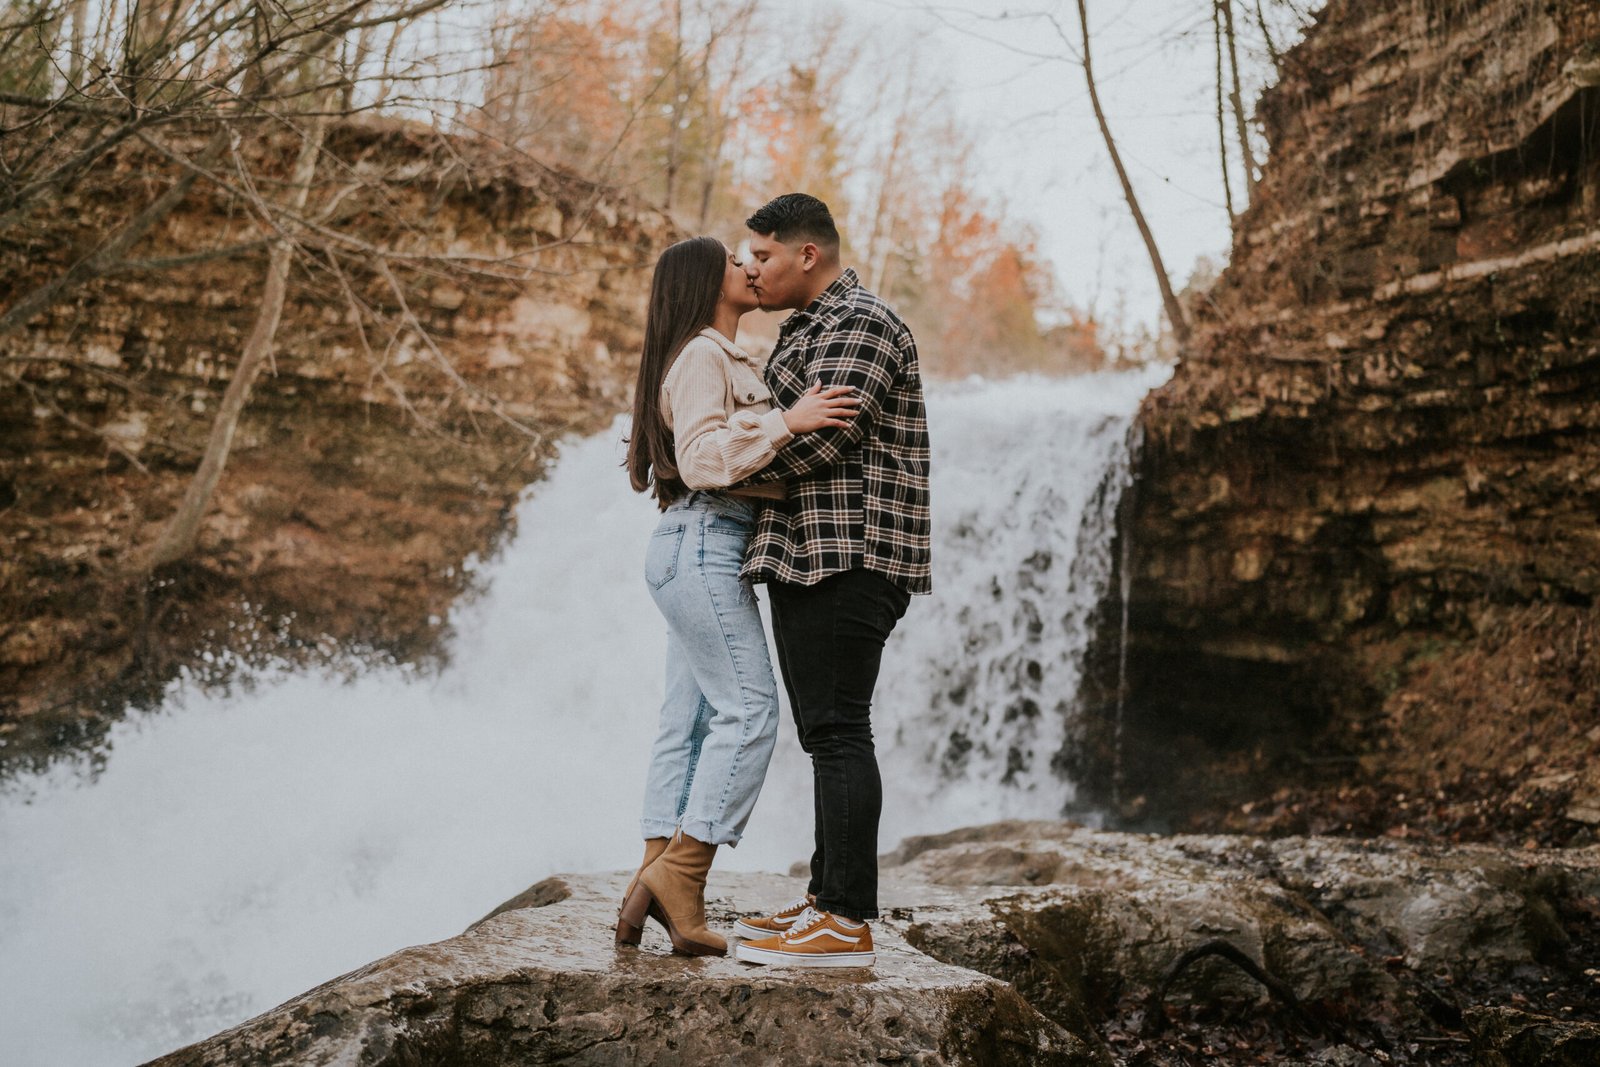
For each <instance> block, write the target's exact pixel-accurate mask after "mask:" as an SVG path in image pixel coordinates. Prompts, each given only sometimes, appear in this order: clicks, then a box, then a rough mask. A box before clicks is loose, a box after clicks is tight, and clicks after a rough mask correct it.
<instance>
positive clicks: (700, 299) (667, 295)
mask: <svg viewBox="0 0 1600 1067" xmlns="http://www.w3.org/2000/svg"><path fill="white" fill-rule="evenodd" d="M727 264H728V250H727V248H726V247H724V246H723V244H722V242H721V241H719V240H717V239H716V238H715V237H690V238H689V239H687V240H684V241H679V242H678V243H677V244H675V245H672V246H671V247H670V248H668V249H667V250H666V251H665V252H663V253H661V258H660V259H658V260H657V261H656V272H655V276H654V277H652V278H651V279H650V309H649V311H648V312H647V313H646V315H645V320H644V352H643V354H642V355H641V356H640V357H639V381H638V382H637V384H635V386H634V390H633V432H632V433H631V434H629V436H628V458H627V461H626V462H625V463H624V464H623V465H624V466H625V467H627V468H628V481H629V482H630V483H632V485H633V489H634V492H637V493H642V492H644V491H645V490H647V489H653V491H654V495H655V498H656V502H657V503H659V504H660V505H661V506H662V507H663V508H665V507H666V506H667V505H668V504H670V503H672V502H673V501H674V500H676V499H678V498H679V497H680V496H683V495H684V494H685V493H687V492H688V491H689V487H688V486H686V485H684V484H683V482H682V481H681V480H679V478H678V463H677V454H676V452H675V450H674V447H673V441H672V431H671V430H669V429H667V423H666V420H665V419H664V418H662V416H661V383H662V382H663V381H664V380H665V379H666V377H667V371H669V370H671V369H672V363H673V361H674V360H676V359H677V358H678V353H679V352H681V351H683V346H684V345H686V344H688V343H689V339H690V338H691V337H693V336H694V335H695V334H697V333H699V332H700V331H701V330H703V329H705V328H706V327H707V326H710V325H711V324H712V322H714V321H715V319H716V313H717V300H718V299H719V298H720V297H721V296H722V278H723V273H724V271H726V270H727Z"/></svg>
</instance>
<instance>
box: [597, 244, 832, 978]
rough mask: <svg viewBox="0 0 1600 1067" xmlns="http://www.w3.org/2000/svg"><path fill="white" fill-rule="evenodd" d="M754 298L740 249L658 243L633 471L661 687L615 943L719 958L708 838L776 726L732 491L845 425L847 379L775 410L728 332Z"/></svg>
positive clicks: (759, 764) (739, 827)
mask: <svg viewBox="0 0 1600 1067" xmlns="http://www.w3.org/2000/svg"><path fill="white" fill-rule="evenodd" d="M755 307H756V296H755V292H754V291H753V290H752V289H751V288H750V285H749V281H748V280H747V279H746V278H745V274H744V271H743V270H742V269H741V268H740V266H739V264H738V262H737V260H736V259H735V258H734V256H733V255H732V254H731V253H730V252H729V251H728V249H727V248H726V247H725V246H724V245H723V244H722V242H721V241H718V240H716V239H715V238H712V237H695V238H691V239H689V240H686V241H680V242H678V243H677V244H675V245H673V246H672V247H670V248H668V249H667V250H666V251H665V252H664V253H662V256H661V259H660V261H659V262H658V263H657V264H656V270H655V277H654V278H653V279H652V281H651V284H650V306H649V312H648V315H647V318H646V320H645V332H644V354H643V357H642V358H641V360H640V362H639V381H638V385H637V388H636V390H635V393H634V401H633V432H632V435H631V436H630V438H629V442H628V459H627V467H628V474H629V477H630V480H631V481H632V483H633V488H634V489H635V490H636V491H638V492H644V491H646V490H651V491H652V492H653V493H654V495H655V498H656V500H657V501H658V502H659V503H660V505H661V507H662V515H661V522H660V524H659V525H658V526H657V527H656V531H655V533H654V535H652V537H651V538H650V545H649V548H648V550H647V551H646V553H645V579H646V580H647V581H648V582H649V585H650V592H651V595H652V597H654V599H655V602H656V606H657V607H658V608H660V609H661V613H662V614H663V615H664V616H666V619H667V693H666V699H665V700H664V701H663V703H662V706H661V722H660V727H659V730H658V733H657V735H656V740H655V746H654V748H653V749H652V750H651V755H650V769H649V772H648V774H647V776H646V781H645V800H644V817H643V819H642V820H641V822H640V826H641V828H642V830H643V833H644V838H645V842H644V846H645V847H644V861H643V863H641V864H640V867H639V872H638V873H637V874H636V875H635V876H634V878H633V881H631V882H630V883H629V884H628V889H627V891H626V892H625V893H624V894H623V904H622V910H621V911H620V912H619V914H618V917H617V941H618V943H620V944H635V945H636V944H638V943H639V938H640V934H641V932H642V928H643V926H644V920H645V916H646V915H647V914H648V915H649V916H651V917H652V918H654V919H655V920H656V921H657V922H659V923H660V924H661V925H662V926H664V927H665V928H666V930H667V933H668V935H669V936H670V937H671V938H672V947H673V950H674V951H675V952H681V953H684V954H686V955H691V956H710V955H716V956H720V955H724V954H726V953H727V951H728V946H727V942H726V941H725V940H723V938H721V937H720V936H718V935H717V934H714V933H712V932H711V931H710V930H708V929H706V918H705V885H706V874H707V873H708V872H709V871H710V869H711V863H712V860H713V859H714V858H715V856H716V851H717V846H719V845H722V844H728V845H736V844H738V842H739V837H740V835H741V834H742V833H743V832H744V827H745V823H746V822H747V821H749V818H750V813H751V811H752V810H753V809H754V808H755V802H756V795H757V794H758V793H759V792H760V791H761V783H762V781H763V780H764V779H765V777H766V773H767V761H768V760H769V759H770V758H771V756H772V746H773V742H774V741H775V740H776V738H777V730H778V691H777V684H776V682H775V681H774V678H773V674H772V664H771V662H770V660H769V659H768V656H767V640H766V634H765V632H764V631H763V630H762V628H761V615H760V612H759V611H758V610H757V608H756V598H755V593H754V592H753V591H752V589H751V587H750V585H749V583H748V582H744V581H741V580H740V578H739V568H740V566H741V565H742V564H743V562H744V554H745V546H746V545H747V544H748V542H749V539H750V533H751V530H752V529H753V528H754V525H755V516H756V498H757V497H761V496H765V497H774V496H776V497H777V498H779V499H781V498H782V494H783V487H782V485H781V484H777V483H773V484H766V485H761V486H751V487H748V488H740V489H730V488H728V487H729V486H732V485H735V484H737V483H738V482H740V481H742V480H743V479H745V478H748V477H749V476H750V475H752V474H754V473H755V472H756V471H758V470H760V469H761V468H762V467H764V466H766V465H767V464H768V463H770V462H771V461H772V458H773V456H774V455H775V454H776V453H777V450H778V449H779V448H781V447H782V446H783V445H784V444H785V443H787V442H788V441H789V439H790V438H791V437H793V436H794V435H795V434H797V433H809V432H811V431H814V430H819V429H821V428H823V427H824V426H844V425H846V423H845V421H844V420H845V419H847V418H850V417H852V416H853V415H854V414H855V411H856V406H857V405H856V401H855V400H853V399H851V398H850V397H849V396H848V394H849V393H850V392H851V390H850V389H849V388H847V387H836V388H831V389H822V388H821V387H820V386H818V387H813V388H812V390H811V392H810V393H808V394H807V395H806V396H805V397H804V398H803V399H802V400H801V401H800V402H799V403H798V404H796V405H795V406H794V407H793V408H791V409H790V410H788V411H778V410H774V409H773V407H772V400H771V393H770V391H769V390H768V389H767V387H766V384H765V382H764V381H763V380H762V375H761V367H760V365H759V363H758V362H757V361H756V360H755V359H753V358H752V357H751V356H750V355H749V354H747V353H746V352H744V351H743V350H742V349H740V348H739V347H738V345H736V344H735V343H734V338H735V337H737V336H738V331H739V319H740V317H741V316H743V315H744V313H745V312H747V311H751V310H754V308H755Z"/></svg>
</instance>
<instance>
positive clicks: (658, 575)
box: [644, 526, 684, 589]
mask: <svg viewBox="0 0 1600 1067" xmlns="http://www.w3.org/2000/svg"><path fill="white" fill-rule="evenodd" d="M683 531H684V527H682V526H672V527H668V528H667V529H664V530H657V531H656V532H655V533H653V534H651V535H650V546H649V547H648V548H646V549H645V553H644V580H645V581H647V582H649V583H650V588H651V589H660V588H661V587H662V586H664V585H666V584H667V583H668V582H670V581H672V579H673V578H674V577H675V576H676V575H677V573H678V551H679V549H680V548H682V547H683Z"/></svg>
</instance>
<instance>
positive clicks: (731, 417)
mask: <svg viewBox="0 0 1600 1067" xmlns="http://www.w3.org/2000/svg"><path fill="white" fill-rule="evenodd" d="M761 370H762V368H761V366H760V365H759V364H758V363H757V361H756V359H755V357H754V356H752V355H750V353H748V352H746V351H745V350H744V349H742V348H740V347H739V346H738V345H736V344H734V343H733V342H732V341H730V340H728V339H727V338H726V337H724V336H722V334H720V333H718V332H717V331H716V330H714V329H712V328H711V327H709V326H708V327H706V328H705V329H704V330H701V331H700V333H699V334H698V335H697V336H695V337H692V338H690V340H689V343H688V344H686V345H684V346H683V351H681V352H679V353H678V358H677V360H675V361H674V362H673V364H672V366H671V367H670V368H669V369H668V370H667V376H666V378H665V379H664V380H663V381H662V382H661V400H662V404H661V408H662V415H663V417H664V418H665V419H666V421H667V428H668V429H669V430H671V431H672V436H673V441H674V444H675V449H676V452H677V459H678V477H679V478H681V479H682V480H683V484H684V485H687V486H688V487H689V488H690V489H726V488H727V487H728V486H730V485H733V484H734V483H735V482H739V481H742V480H744V479H745V478H748V477H749V476H750V475H752V474H754V473H755V472H756V471H758V470H760V469H761V468H762V467H765V466H766V465H767V464H768V463H771V462H772V457H773V456H774V455H775V454H776V453H777V451H778V449H780V448H782V447H783V446H784V445H786V444H788V443H789V441H790V440H791V439H792V438H793V437H794V435H793V434H792V433H790V432H789V427H788V426H787V425H786V424H785V423H784V421H783V412H782V411H779V410H777V409H775V408H774V407H773V406H772V390H770V389H768V388H767V383H766V382H765V381H764V380H763V379H762V376H761Z"/></svg>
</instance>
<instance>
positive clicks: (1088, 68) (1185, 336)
mask: <svg viewBox="0 0 1600 1067" xmlns="http://www.w3.org/2000/svg"><path fill="white" fill-rule="evenodd" d="M1078 25H1079V27H1080V28H1081V29H1082V30H1083V77H1084V81H1085V82H1087V83H1088V86H1089V104H1090V106H1091V107H1093V108H1094V120H1095V122H1096V123H1098V124H1099V126H1100V136H1101V137H1103V138H1104V139H1105V142H1106V151H1107V152H1108V153H1110V155H1111V165H1112V166H1113V167H1115V168H1116V171H1117V180H1118V181H1119V182H1121V183H1122V196H1123V198H1124V199H1125V200H1127V202H1128V210H1129V211H1130V212H1131V213H1132V214H1133V221H1134V225H1136V226H1138V227H1139V236H1140V237H1142V238H1144V247H1145V251H1147V252H1149V253H1150V266H1151V268H1153V269H1154V270H1155V272H1156V284H1157V285H1159V286H1160V287H1161V303H1162V306H1163V307H1165V308H1166V311H1167V319H1168V321H1170V322H1171V323H1172V333H1173V336H1175V337H1176V338H1177V339H1178V343H1179V344H1180V345H1181V344H1184V343H1186V342H1187V341H1188V340H1189V318H1188V316H1187V315H1185V314H1184V313H1183V305H1182V304H1180V303H1179V302H1178V295H1177V294H1176V293H1174V292H1173V291H1172V281H1171V280H1170V279H1169V278H1168V277H1167V268H1166V265H1165V264H1163V263H1162V262H1161V250H1160V249H1159V248H1157V247H1156V238H1155V235H1154V234H1152V233H1151V232H1150V225H1149V223H1147V222H1145V219H1144V212H1143V211H1141V210H1140V209H1139V198H1138V197H1137V196H1136V195H1135V194H1134V191H1133V183H1132V182H1131V181H1129V180H1128V171H1127V168H1126V167H1124V166H1123V165H1122V156H1121V154H1120V153H1118V151H1117V142H1116V141H1115V140H1114V139H1113V138H1112V136H1111V127H1110V125H1109V124H1107V122H1106V113H1105V110H1104V109H1102V108H1101V106H1100V93H1099V90H1097V89H1096V88H1095V83H1094V64H1093V63H1092V62H1091V61H1090V57H1089V13H1088V11H1087V10H1086V9H1085V7H1084V0H1078Z"/></svg>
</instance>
